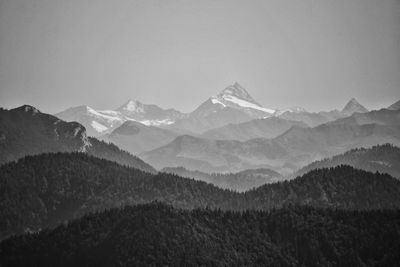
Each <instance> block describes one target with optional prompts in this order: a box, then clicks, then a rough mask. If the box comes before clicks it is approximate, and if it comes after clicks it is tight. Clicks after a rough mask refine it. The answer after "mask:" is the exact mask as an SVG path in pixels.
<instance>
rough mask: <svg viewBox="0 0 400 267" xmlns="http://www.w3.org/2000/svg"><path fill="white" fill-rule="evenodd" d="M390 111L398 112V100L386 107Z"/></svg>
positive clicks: (399, 103)
mask: <svg viewBox="0 0 400 267" xmlns="http://www.w3.org/2000/svg"><path fill="white" fill-rule="evenodd" d="M388 109H390V110H399V109H400V100H399V101H397V102H396V103H393V104H392V105H390V106H389V107H388Z"/></svg>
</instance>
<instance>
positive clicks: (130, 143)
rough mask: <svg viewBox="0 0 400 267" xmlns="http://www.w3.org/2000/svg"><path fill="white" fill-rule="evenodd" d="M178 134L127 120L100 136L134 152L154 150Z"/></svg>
mask: <svg viewBox="0 0 400 267" xmlns="http://www.w3.org/2000/svg"><path fill="white" fill-rule="evenodd" d="M177 136H178V135H177V134H176V133H174V132H172V131H170V130H167V129H162V128H159V127H154V126H146V125H144V124H142V123H139V122H134V121H126V122H124V123H123V124H122V125H121V126H119V127H118V128H116V129H115V130H113V131H112V133H110V134H107V135H104V136H101V137H99V138H101V139H103V140H105V141H109V142H112V143H114V144H116V145H118V146H119V147H122V148H123V149H126V150H127V151H129V152H130V153H132V154H137V153H141V152H144V151H149V150H153V149H155V148H158V147H160V146H163V145H166V144H167V143H169V142H171V141H172V140H173V139H175V138H176V137H177Z"/></svg>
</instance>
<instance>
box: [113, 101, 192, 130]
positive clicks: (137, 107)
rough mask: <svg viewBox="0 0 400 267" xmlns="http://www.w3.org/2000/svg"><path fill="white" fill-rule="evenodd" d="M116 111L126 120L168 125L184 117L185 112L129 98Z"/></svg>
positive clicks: (153, 124) (149, 124)
mask: <svg viewBox="0 0 400 267" xmlns="http://www.w3.org/2000/svg"><path fill="white" fill-rule="evenodd" d="M116 111H117V112H119V113H120V114H122V115H123V116H125V117H126V118H128V120H135V121H138V122H141V123H143V124H145V125H147V126H160V125H168V124H172V123H174V122H175V121H176V120H177V119H181V118H183V117H185V114H183V113H182V112H180V111H177V110H175V109H172V108H170V109H162V108H160V107H159V106H156V105H146V104H143V103H141V102H139V101H136V100H129V101H128V102H126V103H125V104H124V105H122V106H121V107H119V108H118V109H117V110H116Z"/></svg>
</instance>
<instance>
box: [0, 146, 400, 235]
mask: <svg viewBox="0 0 400 267" xmlns="http://www.w3.org/2000/svg"><path fill="white" fill-rule="evenodd" d="M155 200H158V201H161V202H164V203H167V204H171V205H172V206H174V207H177V208H184V209H194V208H205V207H209V208H219V209H222V210H245V209H260V210H269V209H272V208H279V207H284V206H286V205H291V204H292V205H310V206H313V207H321V208H324V207H334V208H343V209H358V210H369V209H398V208H399V207H400V182H399V181H398V180H396V179H394V178H392V177H391V176H389V175H387V174H379V173H370V172H365V171H360V170H356V169H354V168H352V167H348V166H339V167H336V168H331V169H319V170H314V171H311V172H309V173H308V174H305V175H304V176H302V177H299V178H297V179H295V180H292V181H286V182H281V183H276V184H270V185H265V186H262V187H259V188H257V189H254V190H251V191H248V192H246V193H237V192H233V191H229V190H223V189H220V188H217V187H215V186H213V185H211V184H207V183H205V182H200V181H195V180H193V179H186V178H182V177H179V176H177V175H173V174H167V173H158V174H151V173H147V172H142V171H140V170H137V169H134V168H130V167H126V166H121V165H118V164H116V163H114V162H111V161H107V160H104V159H98V158H95V157H92V156H88V155H86V154H84V153H57V154H42V155H38V156H29V157H25V158H23V159H21V160H19V161H18V162H12V163H8V164H5V165H3V166H1V167H0V217H1V218H2V220H1V221H0V238H1V239H3V238H5V237H7V236H9V235H10V234H15V233H23V232H25V231H28V230H33V231H35V230H37V229H41V228H42V229H43V228H45V227H54V226H56V225H58V224H60V223H62V222H64V221H65V220H71V219H73V218H78V217H80V216H82V215H83V214H85V213H88V212H91V211H97V210H102V209H107V208H113V207H122V206H125V205H133V204H142V203H149V202H152V201H155Z"/></svg>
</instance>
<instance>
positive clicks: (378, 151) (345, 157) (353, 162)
mask: <svg viewBox="0 0 400 267" xmlns="http://www.w3.org/2000/svg"><path fill="white" fill-rule="evenodd" d="M343 164H346V165H350V166H353V167H354V168H357V169H362V170H366V171H371V172H376V171H378V172H380V173H388V174H390V175H391V176H393V177H395V178H398V179H400V148H398V147H396V146H393V145H391V144H384V145H377V146H373V147H371V148H356V149H352V150H350V151H348V152H346V153H344V154H340V155H337V156H334V157H332V158H326V159H323V160H320V161H315V162H313V163H311V164H309V165H307V166H305V167H304V168H302V169H300V170H299V171H297V172H296V174H295V175H293V177H296V176H299V175H303V174H305V173H307V172H309V171H311V170H313V169H317V168H319V169H320V168H329V167H335V166H338V165H343Z"/></svg>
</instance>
